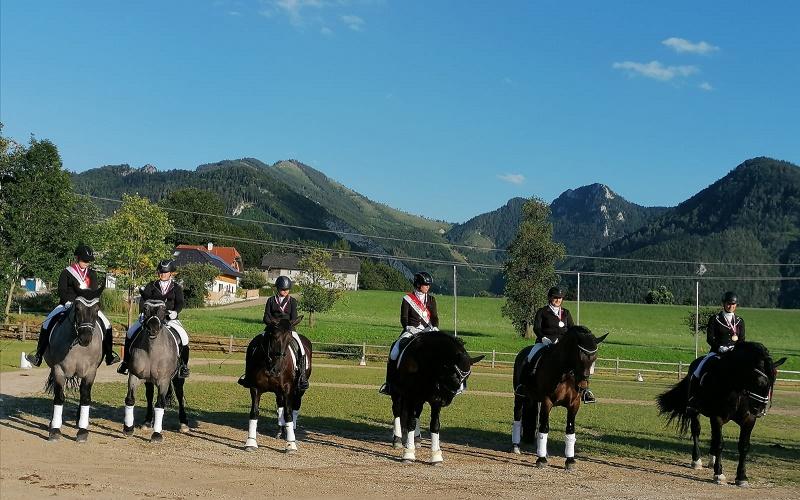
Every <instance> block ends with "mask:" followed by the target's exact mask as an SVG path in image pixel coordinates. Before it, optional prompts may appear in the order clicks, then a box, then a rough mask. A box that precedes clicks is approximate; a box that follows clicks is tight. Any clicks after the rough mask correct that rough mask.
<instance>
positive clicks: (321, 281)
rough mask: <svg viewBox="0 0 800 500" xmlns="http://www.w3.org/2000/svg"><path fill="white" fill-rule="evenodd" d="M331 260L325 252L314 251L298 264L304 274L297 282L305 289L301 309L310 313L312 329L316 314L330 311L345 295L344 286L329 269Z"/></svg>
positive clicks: (309, 323) (309, 318)
mask: <svg viewBox="0 0 800 500" xmlns="http://www.w3.org/2000/svg"><path fill="white" fill-rule="evenodd" d="M330 258H331V256H330V255H329V254H328V253H327V252H325V251H324V250H321V249H314V250H311V252H310V253H309V254H308V255H306V256H305V257H303V258H302V259H300V261H299V262H298V263H297V265H298V267H299V268H300V271H301V272H302V274H301V275H300V278H299V279H298V280H297V282H298V284H300V286H301V287H302V288H303V296H302V298H301V299H300V305H299V307H300V310H302V311H306V312H307V313H308V326H310V327H313V326H314V313H318V312H325V311H327V310H329V309H330V308H332V307H333V305H334V304H335V303H336V301H337V300H339V299H340V298H341V297H342V294H343V293H344V284H343V283H342V282H341V280H340V279H339V278H337V277H336V276H335V275H334V274H333V272H332V271H331V270H330V268H328V261H329V260H330Z"/></svg>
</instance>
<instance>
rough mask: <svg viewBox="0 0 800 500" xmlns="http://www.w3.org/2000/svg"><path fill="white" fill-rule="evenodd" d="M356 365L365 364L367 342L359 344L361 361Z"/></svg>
mask: <svg viewBox="0 0 800 500" xmlns="http://www.w3.org/2000/svg"><path fill="white" fill-rule="evenodd" d="M358 366H367V343H366V342H364V343H363V344H361V361H360V362H359V363H358Z"/></svg>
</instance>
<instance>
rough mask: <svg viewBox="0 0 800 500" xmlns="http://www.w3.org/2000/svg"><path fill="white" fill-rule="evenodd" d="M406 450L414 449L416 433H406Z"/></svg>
mask: <svg viewBox="0 0 800 500" xmlns="http://www.w3.org/2000/svg"><path fill="white" fill-rule="evenodd" d="M406 449H407V450H413V449H414V431H408V432H407V433H406Z"/></svg>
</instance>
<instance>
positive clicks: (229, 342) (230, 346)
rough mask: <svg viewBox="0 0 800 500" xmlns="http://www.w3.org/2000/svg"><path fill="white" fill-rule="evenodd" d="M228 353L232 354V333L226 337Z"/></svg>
mask: <svg viewBox="0 0 800 500" xmlns="http://www.w3.org/2000/svg"><path fill="white" fill-rule="evenodd" d="M228 354H233V335H231V336H230V337H228Z"/></svg>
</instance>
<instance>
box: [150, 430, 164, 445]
mask: <svg viewBox="0 0 800 500" xmlns="http://www.w3.org/2000/svg"><path fill="white" fill-rule="evenodd" d="M150 442H151V443H154V444H161V443H163V442H164V435H163V434H161V433H160V432H154V433H153V435H152V436H150Z"/></svg>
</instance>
